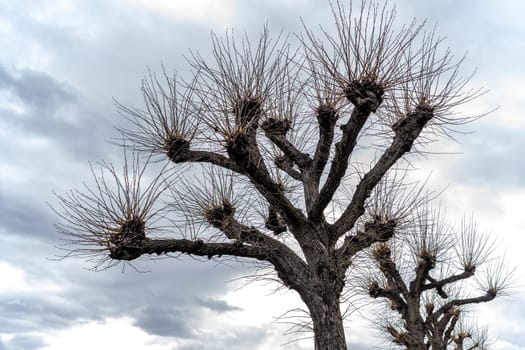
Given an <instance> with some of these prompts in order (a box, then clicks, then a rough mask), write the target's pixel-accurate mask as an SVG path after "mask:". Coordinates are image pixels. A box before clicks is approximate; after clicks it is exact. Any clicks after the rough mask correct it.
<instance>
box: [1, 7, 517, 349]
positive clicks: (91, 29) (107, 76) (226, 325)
mask: <svg viewBox="0 0 525 350" xmlns="http://www.w3.org/2000/svg"><path fill="white" fill-rule="evenodd" d="M392 3H396V4H397V5H398V8H399V13H400V15H399V17H400V18H399V20H400V23H401V22H403V21H409V20H410V19H411V18H412V17H417V18H419V19H424V18H427V19H428V20H429V23H430V24H431V25H433V24H434V23H436V22H437V24H438V32H439V33H440V34H442V35H446V36H447V41H446V44H447V45H448V46H450V47H451V48H452V50H453V51H454V52H455V53H457V55H458V56H461V55H462V54H463V53H464V52H466V51H468V59H467V61H466V64H465V70H466V72H467V74H468V72H470V71H472V70H473V69H475V68H477V69H478V71H477V74H476V76H475V77H474V79H473V83H474V84H477V85H478V86H483V87H485V88H487V89H489V90H490V93H489V94H488V95H486V96H484V97H482V98H481V99H479V100H478V101H477V102H476V103H475V104H472V105H471V106H469V107H468V108H469V111H468V112H471V113H477V112H483V111H487V110H490V109H493V108H494V107H497V106H500V108H499V109H498V110H497V111H495V112H493V113H492V114H490V115H489V116H487V117H486V118H484V119H483V120H481V121H478V122H476V123H475V124H473V125H471V129H472V130H475V133H471V134H465V135H460V136H458V140H459V143H458V144H450V143H447V144H444V145H443V147H444V149H445V150H446V151H451V152H455V154H453V155H435V156H430V157H429V159H428V160H426V161H424V162H421V167H422V168H423V169H425V170H426V171H428V173H429V172H430V171H432V177H431V180H430V182H429V185H430V186H432V187H435V188H436V189H441V188H442V187H443V186H447V185H448V189H447V192H445V193H444V195H443V196H442V199H441V200H442V202H443V203H444V204H445V205H446V206H447V207H448V212H450V213H451V214H452V215H453V216H454V215H456V216H457V215H461V214H462V213H465V212H466V213H472V214H474V216H475V217H477V219H478V221H479V224H480V226H482V227H484V228H486V229H488V230H490V231H491V232H493V234H494V235H495V236H497V237H498V238H500V239H501V241H502V242H503V244H502V245H503V246H504V247H505V248H506V254H507V256H508V259H509V261H510V262H511V263H512V264H516V265H518V272H517V273H518V276H525V274H524V272H525V267H524V266H525V265H524V264H522V263H521V259H522V257H523V244H524V243H525V239H523V236H524V235H525V215H523V211H522V208H523V203H525V138H524V137H523V135H524V134H525V103H524V101H525V89H523V87H522V82H523V81H525V66H524V64H523V62H525V40H524V38H525V21H523V14H525V3H522V2H521V1H516V0H498V1H496V0H461V1H457V0H425V1H418V0H399V1H397V2H392ZM299 17H302V18H303V20H304V21H305V23H307V24H311V25H317V24H319V23H323V24H327V23H330V21H331V18H330V15H329V6H328V4H327V2H326V1H324V0H307V1H305V0H301V1H299V0H268V1H252V0H191V1H184V0H171V1H169V0H90V1H80V0H76V1H75V0H70V1H68V0H41V1H31V0H16V1H14V0H0V43H1V47H2V49H1V50H0V150H1V151H0V350H3V349H8V350H18V349H20V350H22V349H23V350H33V349H48V350H61V349H78V350H83V349H93V348H96V349H128V350H135V349H147V350H154V349H155V350H157V349H159V350H160V349H176V350H190V349H204V350H225V349H239V350H240V349H256V350H265V349H275V348H278V347H279V346H280V345H282V344H285V343H287V342H288V341H290V340H291V339H292V337H290V336H286V335H283V332H284V331H285V330H286V327H284V326H282V325H279V324H275V323H272V322H273V320H274V318H275V317H277V316H280V315H281V314H282V313H284V312H285V311H286V310H288V309H291V308H293V307H295V306H298V305H299V303H298V298H297V297H296V296H295V295H294V294H293V293H291V292H288V293H285V292H278V293H274V294H271V293H270V292H271V291H272V289H271V288H270V287H267V286H263V285H257V284H252V285H249V286H248V287H245V288H242V289H239V287H240V286H241V285H242V283H241V282H239V281H237V280H236V279H237V278H238V277H239V276H241V275H243V274H246V273H247V272H249V271H248V270H247V269H246V268H245V267H242V266H238V265H235V264H233V263H228V264H227V265H222V264H217V263H213V262H212V263H200V262H195V261H192V260H174V259H165V260H156V261H139V262H137V263H135V264H134V266H135V267H136V269H137V270H138V271H137V270H134V269H132V268H129V267H126V268H125V269H122V266H120V267H116V268H112V269H108V270H105V271H102V272H93V271H89V270H88V269H89V268H90V267H92V265H90V264H89V263H86V262H84V261H81V260H76V259H67V260H65V261H56V260H54V259H53V258H54V257H55V256H56V255H59V254H60V251H59V250H57V249H56V248H55V246H56V245H58V244H59V239H60V237H59V236H58V235H57V233H55V230H54V228H53V223H54V222H56V221H57V218H56V217H55V216H54V214H53V213H52V212H51V211H50V210H49V209H48V207H47V205H46V202H51V203H53V201H54V198H53V195H52V190H56V191H57V192H59V193H64V192H65V191H67V190H69V189H72V188H78V187H80V186H81V185H82V181H83V180H88V179H89V165H88V161H98V160H102V159H105V160H110V161H114V160H118V159H119V157H120V155H121V150H119V149H118V148H117V147H115V146H113V145H111V144H109V143H108V142H106V141H107V140H109V139H111V138H113V137H116V136H117V133H116V131H115V130H114V129H113V128H112V127H113V126H114V125H118V124H119V123H120V122H121V119H120V117H119V116H118V114H117V112H116V108H115V106H114V102H113V98H115V99H117V100H119V101H120V102H122V103H124V104H127V105H138V106H140V102H141V98H140V90H139V84H140V80H141V79H142V78H143V77H144V76H145V75H146V74H147V69H148V67H151V69H152V70H153V71H160V67H161V62H162V63H163V64H164V65H165V66H166V67H167V68H168V69H169V70H172V69H177V70H179V71H181V72H184V71H185V70H186V69H187V65H186V63H185V61H184V58H183V55H184V54H187V53H188V49H190V48H191V49H197V50H200V51H201V52H202V53H203V55H206V54H207V52H209V51H208V44H209V42H210V41H209V33H210V30H214V31H216V32H218V33H223V32H224V30H225V29H226V28H235V29H236V30H237V31H243V30H247V31H249V32H252V33H254V32H257V31H258V30H259V29H260V28H261V27H262V25H263V24H264V22H265V21H268V23H269V25H270V28H272V29H273V30H275V32H278V31H280V30H281V29H282V30H284V31H285V32H291V31H297V30H299V29H300V20H299ZM434 150H436V149H434ZM437 151H442V150H437ZM145 271H147V272H145ZM518 279H520V280H523V279H521V278H518ZM479 321H480V323H482V324H488V325H489V327H490V332H491V335H492V337H493V338H494V339H497V342H496V344H495V346H494V348H495V349H525V297H524V295H523V294H519V293H517V294H515V295H514V296H512V298H507V299H502V300H498V301H496V302H494V303H492V304H491V305H487V306H484V307H482V308H481V311H480V313H479ZM348 326H349V328H348V341H349V343H350V344H352V345H353V349H368V348H370V347H372V346H373V344H375V343H374V340H373V339H372V338H371V337H370V334H371V332H370V331H368V330H367V326H366V324H362V323H360V322H354V323H351V324H348ZM311 348H312V344H311V341H309V340H305V341H299V342H294V343H291V344H289V345H286V346H285V347H283V349H296V350H299V349H311Z"/></svg>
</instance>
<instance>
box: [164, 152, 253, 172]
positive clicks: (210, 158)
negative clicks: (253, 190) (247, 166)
mask: <svg viewBox="0 0 525 350" xmlns="http://www.w3.org/2000/svg"><path fill="white" fill-rule="evenodd" d="M168 157H169V158H170V159H171V160H172V161H173V162H175V163H185V162H187V163H192V162H193V163H210V164H213V165H217V166H220V167H222V168H225V169H229V170H232V171H234V172H236V173H238V174H244V172H243V169H242V168H241V167H239V166H237V164H235V162H233V161H231V160H230V159H228V158H226V157H225V156H223V155H220V154H218V153H214V152H208V151H192V150H189V149H187V150H180V151H178V152H177V153H175V154H169V153H168Z"/></svg>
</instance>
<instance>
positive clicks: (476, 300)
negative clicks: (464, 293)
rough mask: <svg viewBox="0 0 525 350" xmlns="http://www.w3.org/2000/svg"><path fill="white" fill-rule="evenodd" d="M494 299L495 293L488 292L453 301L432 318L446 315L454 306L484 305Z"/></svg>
mask: <svg viewBox="0 0 525 350" xmlns="http://www.w3.org/2000/svg"><path fill="white" fill-rule="evenodd" d="M494 298H496V293H494V292H493V291H488V292H487V293H486V294H485V295H481V296H479V297H473V298H465V299H454V300H451V301H449V302H448V303H446V304H445V305H443V306H442V307H440V308H439V309H438V310H437V311H436V312H435V313H434V314H433V316H434V317H436V318H437V317H439V315H441V314H444V313H446V312H447V311H448V310H449V309H450V308H452V307H454V306H461V305H467V304H479V303H486V302H489V301H491V300H494Z"/></svg>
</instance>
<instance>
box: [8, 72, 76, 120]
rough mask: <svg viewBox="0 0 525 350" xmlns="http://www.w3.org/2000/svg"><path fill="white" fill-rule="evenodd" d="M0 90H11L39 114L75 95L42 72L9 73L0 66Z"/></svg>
mask: <svg viewBox="0 0 525 350" xmlns="http://www.w3.org/2000/svg"><path fill="white" fill-rule="evenodd" d="M0 89H7V90H12V91H13V92H14V93H15V94H16V95H17V96H19V97H20V99H21V100H22V101H23V102H24V103H25V104H27V105H28V106H30V107H31V108H34V109H37V110H39V112H41V111H42V109H44V110H47V109H55V108H57V107H58V106H60V105H61V104H63V103H67V102H72V101H74V99H75V94H74V93H73V92H72V91H71V89H70V88H69V87H68V86H67V85H65V84H61V83H59V82H57V81H56V80H54V79H53V78H52V77H51V76H49V75H47V74H45V73H43V72H38V71H34V70H30V69H22V70H18V71H15V72H13V73H11V72H8V71H7V70H6V68H5V67H2V66H0Z"/></svg>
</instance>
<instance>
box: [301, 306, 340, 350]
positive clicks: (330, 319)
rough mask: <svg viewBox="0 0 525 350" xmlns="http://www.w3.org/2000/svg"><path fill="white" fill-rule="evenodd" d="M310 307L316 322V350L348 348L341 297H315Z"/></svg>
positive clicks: (314, 322)
mask: <svg viewBox="0 0 525 350" xmlns="http://www.w3.org/2000/svg"><path fill="white" fill-rule="evenodd" d="M308 307H309V309H310V314H311V317H312V320H313V324H314V337H315V350H346V349H347V347H346V340H345V332H344V328H343V317H342V316H341V309H340V307H339V297H335V298H315V300H314V301H313V302H310V303H308Z"/></svg>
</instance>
